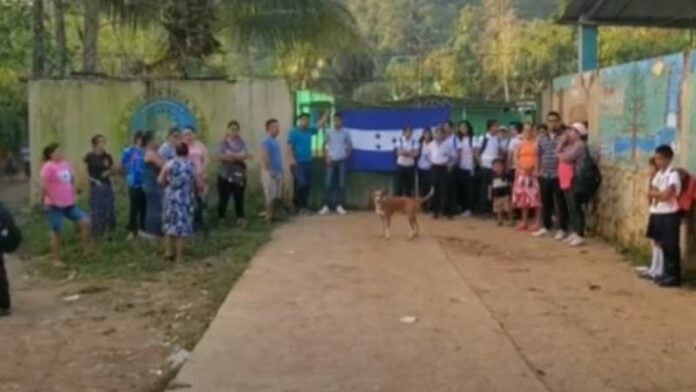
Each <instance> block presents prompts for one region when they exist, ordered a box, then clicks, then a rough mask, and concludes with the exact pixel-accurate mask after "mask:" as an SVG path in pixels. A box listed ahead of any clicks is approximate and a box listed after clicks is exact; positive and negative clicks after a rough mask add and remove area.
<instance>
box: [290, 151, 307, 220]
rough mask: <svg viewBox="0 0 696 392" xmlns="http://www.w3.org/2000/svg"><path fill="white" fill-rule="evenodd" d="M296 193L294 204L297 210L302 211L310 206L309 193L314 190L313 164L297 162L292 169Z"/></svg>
mask: <svg viewBox="0 0 696 392" xmlns="http://www.w3.org/2000/svg"><path fill="white" fill-rule="evenodd" d="M292 176H293V179H294V185H295V192H294V195H293V203H294V204H295V208H297V209H302V208H308V206H309V191H310V189H311V188H312V162H311V161H310V162H297V164H296V165H295V166H293V167H292Z"/></svg>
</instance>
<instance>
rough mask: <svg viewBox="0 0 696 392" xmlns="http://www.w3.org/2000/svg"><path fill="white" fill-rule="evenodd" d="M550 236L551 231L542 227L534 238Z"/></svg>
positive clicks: (535, 233) (533, 235)
mask: <svg viewBox="0 0 696 392" xmlns="http://www.w3.org/2000/svg"><path fill="white" fill-rule="evenodd" d="M548 234H549V231H548V230H546V229H545V228H543V227H542V228H541V229H539V230H537V231H535V232H534V233H532V237H546V236H547V235H548Z"/></svg>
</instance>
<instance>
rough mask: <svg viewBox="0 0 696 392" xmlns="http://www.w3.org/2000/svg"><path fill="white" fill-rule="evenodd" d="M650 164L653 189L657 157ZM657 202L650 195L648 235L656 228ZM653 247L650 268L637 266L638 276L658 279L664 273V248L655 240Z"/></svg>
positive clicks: (652, 243) (652, 242)
mask: <svg viewBox="0 0 696 392" xmlns="http://www.w3.org/2000/svg"><path fill="white" fill-rule="evenodd" d="M648 165H649V168H648V170H649V176H648V177H649V181H648V190H649V191H650V190H652V188H653V187H652V182H653V179H654V178H655V175H656V174H657V164H656V163H655V157H650V160H649V161H648ZM656 204H657V200H656V199H655V198H654V197H652V196H650V195H648V205H649V210H650V212H651V213H650V217H649V218H648V229H647V232H648V235H649V233H651V232H652V231H654V229H655V227H654V226H655V223H654V222H655V220H654V215H653V214H652V209H653V208H654V207H655V205H656ZM650 244H651V247H652V258H651V260H650V268H648V267H645V266H640V267H637V268H636V271H637V272H638V276H639V277H641V278H645V279H656V278H658V277H659V276H661V275H662V270H663V265H664V255H663V254H662V249H660V245H659V244H658V243H657V242H656V241H654V240H651V241H650Z"/></svg>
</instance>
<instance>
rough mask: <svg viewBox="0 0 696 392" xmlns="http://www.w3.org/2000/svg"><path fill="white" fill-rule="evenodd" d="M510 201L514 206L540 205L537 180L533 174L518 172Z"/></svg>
mask: <svg viewBox="0 0 696 392" xmlns="http://www.w3.org/2000/svg"><path fill="white" fill-rule="evenodd" d="M512 201H513V203H514V205H515V208H539V207H541V195H540V193H539V180H537V178H536V177H534V176H530V175H526V174H518V175H517V177H516V178H515V185H514V187H513V189H512Z"/></svg>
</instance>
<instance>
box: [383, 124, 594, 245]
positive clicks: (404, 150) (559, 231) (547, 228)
mask: <svg viewBox="0 0 696 392" xmlns="http://www.w3.org/2000/svg"><path fill="white" fill-rule="evenodd" d="M587 137H588V131H587V126H586V125H585V124H583V123H574V124H572V125H571V126H565V125H563V123H562V121H561V116H560V114H559V113H557V112H550V113H549V114H548V116H547V122H546V123H545V124H538V125H534V124H532V123H524V124H523V123H520V122H513V123H511V124H510V125H509V128H506V127H504V126H502V125H501V124H500V123H499V122H498V121H496V120H493V119H492V120H488V121H487V124H486V133H485V134H484V135H482V136H478V137H477V136H475V133H474V129H473V128H472V125H471V123H469V122H468V121H462V122H461V123H460V124H458V126H457V128H456V129H455V128H454V124H453V123H451V122H445V123H444V124H443V125H442V126H439V127H437V128H436V129H434V130H431V129H425V130H424V131H423V133H422V135H421V136H420V138H419V139H417V138H416V137H415V136H414V134H413V131H412V130H411V129H410V128H408V127H407V128H405V129H404V130H403V134H402V136H401V138H400V139H399V140H398V142H397V148H396V154H397V158H396V163H397V171H396V175H395V187H394V188H395V192H396V194H397V195H399V196H401V195H406V196H412V195H414V194H416V193H418V194H420V195H424V194H425V193H427V192H428V190H429V189H430V188H431V187H432V188H433V189H434V191H435V194H434V197H433V199H432V201H431V202H430V203H429V204H428V205H427V206H426V210H427V211H429V212H431V213H432V214H433V217H434V218H436V219H437V218H439V217H441V216H444V217H447V218H453V217H455V216H457V215H460V214H461V215H462V216H464V217H469V216H472V215H478V216H486V215H490V214H491V213H492V214H493V215H494V216H495V218H496V219H497V222H498V224H499V225H501V226H502V225H504V224H509V225H512V226H516V228H517V229H518V230H521V231H529V232H530V233H531V234H532V235H533V236H535V237H543V236H550V235H553V237H554V238H556V239H557V240H559V241H565V242H567V243H568V244H569V245H570V246H580V245H582V244H583V243H584V236H585V208H586V206H587V204H588V202H589V201H590V199H591V198H592V196H593V195H594V193H595V192H596V190H597V187H598V186H599V180H600V179H599V178H598V176H599V173H598V171H597V170H596V165H595V164H594V161H593V159H592V157H591V155H590V153H589V148H588V146H587ZM416 183H417V184H418V186H416Z"/></svg>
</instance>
